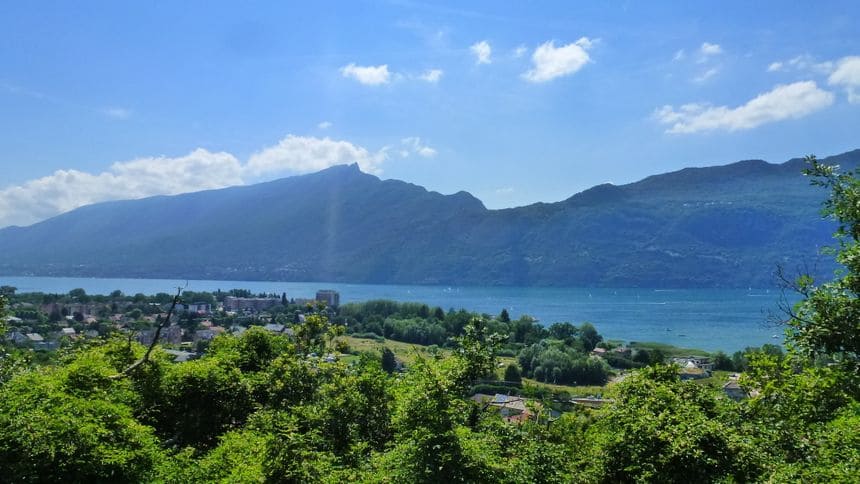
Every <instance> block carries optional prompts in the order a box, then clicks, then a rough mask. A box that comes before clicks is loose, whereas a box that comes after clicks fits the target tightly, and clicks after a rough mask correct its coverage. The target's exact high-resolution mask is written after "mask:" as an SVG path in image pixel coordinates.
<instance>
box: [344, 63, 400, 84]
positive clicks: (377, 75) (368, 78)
mask: <svg viewBox="0 0 860 484" xmlns="http://www.w3.org/2000/svg"><path fill="white" fill-rule="evenodd" d="M340 73H341V75H342V76H343V77H346V78H349V79H354V80H356V81H358V82H360V83H362V84H365V85H367V86H378V85H380V84H387V83H388V81H389V80H390V79H391V73H390V72H388V64H382V65H379V66H357V65H355V63H352V62H351V63H349V64H348V65H345V66H343V67H341V68H340Z"/></svg>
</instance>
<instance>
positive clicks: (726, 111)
mask: <svg viewBox="0 0 860 484" xmlns="http://www.w3.org/2000/svg"><path fill="white" fill-rule="evenodd" d="M833 98H834V96H833V93H831V92H828V91H825V90H823V89H820V88H819V87H818V86H817V85H816V84H815V82H814V81H804V82H795V83H793V84H787V85H778V86H776V87H775V88H773V89H772V90H770V91H768V92H766V93H763V94H760V95H758V96H756V97H755V98H754V99H751V100H750V101H748V102H746V103H745V104H743V105H741V106H738V107H735V108H730V107H727V106H712V105H710V104H700V103H694V104H685V105H683V106H681V107H679V108H678V109H675V108H674V107H673V106H670V105H666V106H663V107H662V108H659V109H657V110H656V111H655V112H654V117H655V119H657V121H658V122H660V123H661V124H665V125H668V126H669V127H668V128H667V130H666V132H667V133H677V134H682V133H697V132H702V131H714V130H725V131H738V130H743V129H751V128H755V127H757V126H761V125H762V124H766V123H772V122H775V121H781V120H784V119H797V118H802V117H804V116H806V115H808V114H811V113H814V112H815V111H819V110H821V109H824V108H826V107H828V106H830V105H831V104H833Z"/></svg>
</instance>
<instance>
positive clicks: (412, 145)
mask: <svg viewBox="0 0 860 484" xmlns="http://www.w3.org/2000/svg"><path fill="white" fill-rule="evenodd" d="M400 144H401V145H402V146H403V149H402V150H400V156H402V157H403V158H406V157H407V156H409V155H410V154H411V153H415V154H416V155H418V156H421V157H423V158H433V157H434V156H436V150H434V149H433V148H431V147H429V146H427V145H425V144H423V143H422V142H421V138H419V137H417V136H410V137H408V138H403V139H402V140H400Z"/></svg>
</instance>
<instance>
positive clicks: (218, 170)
mask: <svg viewBox="0 0 860 484" xmlns="http://www.w3.org/2000/svg"><path fill="white" fill-rule="evenodd" d="M241 176H242V167H241V165H240V163H239V161H238V160H237V159H236V158H235V157H234V156H233V155H231V154H229V153H212V152H209V151H207V150H204V149H197V150H194V151H192V152H191V153H189V154H188V155H186V156H180V157H175V158H170V157H155V158H140V159H136V160H132V161H126V162H120V163H114V164H113V165H111V167H110V168H109V169H108V170H107V171H104V172H102V173H99V174H96V175H93V174H90V173H86V172H82V171H78V170H58V171H56V172H54V173H53V174H52V175H49V176H46V177H43V178H39V179H37V180H31V181H28V182H26V183H24V184H22V185H17V186H11V187H8V188H5V189H2V190H0V226H5V225H13V224H19V225H24V224H30V223H33V222H36V221H38V220H42V219H44V218H47V217H51V216H54V215H57V214H59V213H62V212H66V211H69V210H72V209H74V208H77V207H80V206H83V205H89V204H91V203H96V202H103V201H107V200H118V199H133V198H143V197H148V196H152V195H175V194H178V193H184V192H191V191H199V190H207V189H213V188H223V187H226V186H230V185H235V184H237V183H241Z"/></svg>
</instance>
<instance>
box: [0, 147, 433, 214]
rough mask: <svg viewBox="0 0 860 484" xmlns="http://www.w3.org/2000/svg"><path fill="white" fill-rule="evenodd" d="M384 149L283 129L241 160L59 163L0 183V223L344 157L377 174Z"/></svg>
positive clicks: (212, 156)
mask: <svg viewBox="0 0 860 484" xmlns="http://www.w3.org/2000/svg"><path fill="white" fill-rule="evenodd" d="M401 149H402V150H403V151H406V152H407V153H408V154H415V155H417V156H422V157H426V158H430V157H433V156H435V155H436V150H434V149H433V148H431V147H429V146H427V145H426V144H425V143H423V142H422V141H421V138H418V137H409V138H403V139H402V140H401ZM388 151H389V148H388V147H383V148H381V149H379V150H377V151H370V150H368V149H367V148H364V147H362V146H359V145H355V144H353V143H350V142H348V141H342V140H333V139H330V138H317V137H305V136H295V135H288V136H287V137H286V138H284V139H282V140H280V141H279V142H278V143H277V144H275V145H273V146H269V147H267V148H264V149H262V150H260V151H258V152H256V153H254V154H253V155H251V157H250V158H248V160H247V162H245V163H242V162H240V161H239V160H238V159H237V158H236V157H235V156H233V155H232V154H230V153H225V152H217V153H216V152H210V151H207V150H205V149H196V150H194V151H192V152H191V153H188V154H187V155H185V156H178V157H167V156H159V157H149V158H138V159H134V160H131V161H123V162H117V163H114V164H113V165H111V166H110V167H109V168H108V169H107V170H105V171H103V172H101V173H96V174H93V173H87V172H83V171H78V170H58V171H56V172H54V173H53V174H51V175H48V176H45V177H42V178H39V179H36V180H30V181H27V182H25V183H21V184H18V185H13V186H9V187H6V188H2V189H0V227H4V226H7V225H28V224H31V223H34V222H38V221H39V220H43V219H46V218H48V217H52V216H54V215H57V214H60V213H63V212H67V211H69V210H73V209H75V208H78V207H81V206H84V205H89V204H92V203H97V202H104V201H109V200H126V199H136V198H144V197H149V196H154V195H176V194H179V193H186V192H194V191H200V190H209V189H216V188H223V187H227V186H233V185H242V184H245V183H248V182H252V181H258V180H260V179H272V178H274V177H276V176H280V175H285V174H298V173H307V172H312V171H318V170H321V169H324V168H328V167H330V166H334V165H340V164H346V163H358V165H359V166H360V167H361V169H362V170H364V171H365V172H369V173H377V174H378V173H381V171H382V164H383V163H384V162H385V161H386V160H387V159H388Z"/></svg>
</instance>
